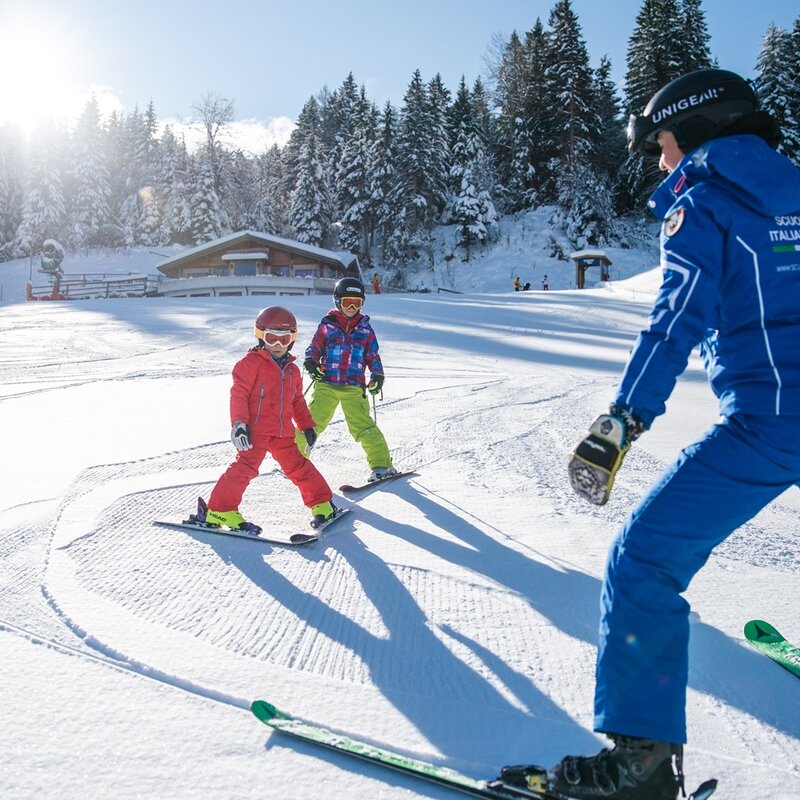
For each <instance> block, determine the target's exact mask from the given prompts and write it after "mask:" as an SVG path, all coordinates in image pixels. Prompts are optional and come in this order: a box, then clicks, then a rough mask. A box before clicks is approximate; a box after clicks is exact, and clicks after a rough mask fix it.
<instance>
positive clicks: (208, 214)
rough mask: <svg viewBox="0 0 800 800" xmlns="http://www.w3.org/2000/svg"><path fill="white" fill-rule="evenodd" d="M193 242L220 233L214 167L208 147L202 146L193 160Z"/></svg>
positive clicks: (191, 205)
mask: <svg viewBox="0 0 800 800" xmlns="http://www.w3.org/2000/svg"><path fill="white" fill-rule="evenodd" d="M189 205H190V208H191V214H192V239H193V242H194V244H202V243H203V242H210V241H211V240H212V239H216V238H218V237H219V236H221V235H222V230H223V228H222V221H221V219H220V203H219V196H218V195H217V190H216V188H215V187H214V167H213V163H212V155H211V153H210V152H209V147H208V146H205V147H203V148H202V149H201V150H200V152H199V153H198V156H197V158H196V161H195V180H194V193H193V194H192V197H191V200H190V203H189Z"/></svg>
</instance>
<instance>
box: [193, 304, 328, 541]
mask: <svg viewBox="0 0 800 800" xmlns="http://www.w3.org/2000/svg"><path fill="white" fill-rule="evenodd" d="M255 334H256V338H257V339H258V340H259V344H258V345H257V346H256V347H254V348H252V350H250V351H248V353H247V354H246V355H245V357H244V358H242V359H241V360H240V361H239V362H238V363H237V364H236V365H235V366H234V368H233V387H232V388H231V406H230V408H231V423H232V429H231V440H232V441H233V444H234V446H235V447H236V449H237V450H238V451H239V452H238V453H237V455H236V460H235V461H234V462H233V463H232V464H231V465H230V466H229V467H228V469H227V470H226V471H225V472H224V473H223V474H222V476H221V477H220V479H219V480H218V481H217V484H216V486H214V489H213V491H212V492H211V496H210V497H209V498H208V509H207V511H206V512H205V522H207V523H211V524H215V525H221V526H222V525H225V526H227V527H229V528H243V529H249V530H253V529H254V527H257V526H253V525H252V523H248V522H246V521H245V519H244V517H243V516H242V515H241V513H240V512H239V503H240V502H241V500H242V496H243V495H244V492H245V490H246V489H247V487H248V485H249V484H250V481H251V480H253V478H255V477H256V476H257V475H258V469H259V467H260V466H261V462H262V461H263V460H264V458H265V457H266V455H267V453H269V454H270V455H271V456H272V457H273V458H274V459H275V460H276V461H277V462H278V465H279V466H280V468H281V469H282V470H283V472H284V474H285V475H286V477H287V478H289V480H291V481H292V483H294V484H295V486H297V488H298V489H299V490H300V494H301V496H302V498H303V503H304V504H305V505H306V506H308V507H309V508H310V509H311V513H312V514H313V515H314V523H315V524H319V523H320V522H322V521H324V520H325V519H327V518H328V517H330V516H332V515H333V513H334V507H333V505H332V504H331V497H332V496H333V495H332V492H331V489H330V487H329V486H328V483H327V481H326V480H325V478H323V477H322V475H321V474H320V473H319V471H318V470H317V468H316V467H315V466H314V465H313V464H312V463H311V461H310V460H309V459H307V458H304V457H303V455H302V453H300V451H299V450H298V449H297V445H296V444H295V440H294V424H293V422H294V423H296V424H297V427H298V428H299V429H300V430H301V431H302V432H303V434H304V435H305V438H306V441H307V442H308V445H309V447H311V446H312V445H313V444H314V441H315V440H316V438H317V435H316V431H315V430H314V420H313V418H312V416H311V414H310V413H309V410H308V406H307V405H306V401H305V398H304V397H303V378H302V375H301V373H300V370H299V369H298V367H297V366H296V365H295V364H294V360H295V357H294V356H293V355H290V354H289V349H290V348H291V346H292V344H294V341H295V339H296V338H297V323H296V321H295V318H294V315H293V314H292V313H291V312H289V311H287V310H286V309H285V308H281V307H280V306H271V307H270V308H265V309H264V310H263V311H262V312H261V313H260V314H259V315H258V318H257V319H256V324H255Z"/></svg>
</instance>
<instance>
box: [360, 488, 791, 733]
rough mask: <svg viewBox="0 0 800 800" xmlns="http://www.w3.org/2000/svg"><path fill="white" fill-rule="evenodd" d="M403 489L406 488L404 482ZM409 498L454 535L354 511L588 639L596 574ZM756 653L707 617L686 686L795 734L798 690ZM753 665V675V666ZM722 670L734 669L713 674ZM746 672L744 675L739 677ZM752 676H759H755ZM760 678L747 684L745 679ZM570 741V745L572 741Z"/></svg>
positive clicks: (426, 499) (595, 616)
mask: <svg viewBox="0 0 800 800" xmlns="http://www.w3.org/2000/svg"><path fill="white" fill-rule="evenodd" d="M405 491H413V488H412V487H408V488H406V489H405ZM409 502H412V503H413V505H414V506H415V507H416V508H418V509H419V510H420V511H422V513H424V514H425V516H426V517H428V519H430V520H431V522H433V523H434V524H435V525H436V526H437V527H438V528H441V529H442V530H444V531H447V532H448V534H449V535H450V536H451V537H455V538H457V539H459V540H460V542H453V541H450V540H447V539H442V538H440V537H436V536H431V535H430V534H429V533H425V532H424V531H420V530H419V529H418V528H415V527H413V526H410V525H405V524H403V523H397V522H395V521H393V520H387V519H385V518H384V517H381V516H380V515H378V514H375V513H374V512H370V511H369V510H368V509H359V517H360V518H361V519H364V520H365V521H366V522H368V523H369V524H370V525H372V526H373V527H375V528H376V529H377V530H379V531H382V532H385V533H388V534H390V535H393V536H398V537H401V538H404V539H406V540H407V541H409V542H412V543H413V544H416V545H418V546H419V547H421V548H424V549H426V550H427V551H428V552H430V553H433V554H435V555H438V556H439V557H441V558H443V559H446V560H449V561H451V562H452V563H454V564H459V565H461V566H463V567H466V568H468V569H471V570H473V571H475V572H476V573H478V574H481V575H484V576H486V577H488V578H490V579H492V580H494V581H496V582H497V583H500V584H502V585H503V586H506V587H507V588H509V589H511V590H513V591H515V592H518V593H519V594H520V595H522V596H523V597H525V598H526V599H527V600H528V601H529V602H530V604H531V606H532V607H533V608H535V609H536V610H537V611H538V612H539V613H540V614H542V615H544V616H545V617H546V618H547V619H549V620H550V621H551V622H552V623H553V625H555V626H556V627H558V628H559V629H560V630H561V631H563V632H564V633H566V634H568V635H569V636H572V637H575V638H578V639H582V640H583V641H586V642H589V643H591V644H594V645H596V643H597V627H598V621H599V598H600V581H599V580H597V579H596V578H594V577H592V576H590V575H587V574H586V573H584V572H581V571H580V570H573V569H570V568H563V567H559V568H557V569H556V568H554V567H551V566H548V565H547V564H545V563H543V562H541V561H538V560H535V559H534V558H529V557H527V556H525V555H524V554H521V553H519V552H518V551H517V550H514V549H512V548H510V547H508V546H506V545H504V544H503V543H502V542H500V541H498V540H497V539H494V538H492V537H491V536H488V535H487V534H486V533H484V532H483V531H481V530H480V529H479V528H477V527H476V526H475V525H473V524H472V523H470V522H469V521H468V520H466V519H464V518H463V517H462V516H459V515H457V514H456V513H454V512H453V511H451V510H450V509H449V508H447V507H446V506H445V505H443V504H442V503H441V502H437V501H435V500H434V499H433V496H431V495H426V494H424V493H422V492H416V493H415V496H414V497H413V500H412V499H409ZM761 662H763V656H760V655H758V654H757V653H755V652H753V651H752V650H751V649H750V648H749V647H748V646H747V645H745V644H743V643H741V642H737V641H736V640H734V639H731V638H730V637H728V636H726V635H725V634H724V633H722V632H721V631H719V630H717V629H715V628H712V627H711V626H708V625H704V624H701V625H693V626H692V638H691V643H690V674H689V686H690V688H692V689H695V690H697V691H699V692H703V693H706V694H709V695H712V696H715V697H717V698H718V699H720V700H722V701H723V702H724V703H726V704H727V705H729V706H731V707H732V708H738V709H740V710H741V711H744V712H745V713H747V714H751V715H752V716H754V717H755V718H757V719H760V720H763V721H764V722H766V723H768V724H769V725H771V726H773V727H774V728H776V729H777V730H779V731H781V732H783V733H786V734H788V735H790V736H794V737H797V736H800V697H798V696H797V695H796V694H793V693H792V692H791V690H790V691H783V690H779V689H778V686H783V685H784V684H788V683H789V682H791V681H795V682H796V679H795V678H793V677H792V676H791V675H790V674H789V673H786V675H783V674H782V671H781V670H780V668H779V667H776V669H775V670H773V671H772V675H771V676H770V678H769V679H768V680H767V679H765V678H764V677H763V670H764V668H765V666H769V665H764V664H763V663H761ZM722 665H724V666H722ZM757 670H758V671H759V673H758V675H757V674H755V672H756V671H757ZM721 671H724V672H726V673H728V674H731V675H733V676H734V677H733V678H732V679H731V680H728V681H726V680H720V672H721ZM751 672H752V673H753V675H752V679H747V678H746V677H745V676H748V675H750V674H751ZM759 676H760V677H759ZM756 682H758V683H760V684H761V685H762V686H763V685H766V686H767V687H768V690H767V691H765V692H754V691H753V684H754V683H756ZM574 746H575V747H577V743H576V745H574Z"/></svg>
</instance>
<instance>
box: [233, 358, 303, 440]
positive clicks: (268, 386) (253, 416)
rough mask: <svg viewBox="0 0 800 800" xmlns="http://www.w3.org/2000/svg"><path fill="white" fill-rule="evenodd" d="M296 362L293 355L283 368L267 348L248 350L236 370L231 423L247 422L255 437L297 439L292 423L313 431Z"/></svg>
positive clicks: (234, 372) (235, 367)
mask: <svg viewBox="0 0 800 800" xmlns="http://www.w3.org/2000/svg"><path fill="white" fill-rule="evenodd" d="M294 361H295V357H294V356H293V355H289V356H288V358H287V359H286V362H285V364H284V366H281V365H280V364H279V363H278V362H277V361H275V359H274V358H272V356H271V355H270V354H269V353H268V352H267V351H266V350H264V349H263V348H256V347H254V348H253V349H252V350H250V351H248V353H247V355H245V357H244V358H243V359H241V361H238V362H237V363H236V365H235V366H234V368H233V386H232V387H231V424H233V423H234V422H246V423H247V424H248V425H249V426H250V435H251V436H252V437H259V436H294V426H293V425H292V420H294V421H295V422H296V423H297V427H298V428H299V429H300V430H301V431H304V430H306V428H313V427H314V420H313V418H312V416H311V414H310V412H309V410H308V406H307V405H306V400H305V398H304V397H303V377H302V375H301V374H300V370H299V369H298V367H297V365H296V364H294V363H293V362H294Z"/></svg>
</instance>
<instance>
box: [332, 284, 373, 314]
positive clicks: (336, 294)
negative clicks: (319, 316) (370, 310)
mask: <svg viewBox="0 0 800 800" xmlns="http://www.w3.org/2000/svg"><path fill="white" fill-rule="evenodd" d="M343 297H360V298H361V301H362V303H363V301H364V300H365V299H366V293H365V292H364V284H363V283H362V282H361V281H360V280H359V279H358V278H342V279H341V280H338V281H336V286H334V287H333V302H334V303H335V304H336V308H338V309H339V310H341V308H342V298H343Z"/></svg>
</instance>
